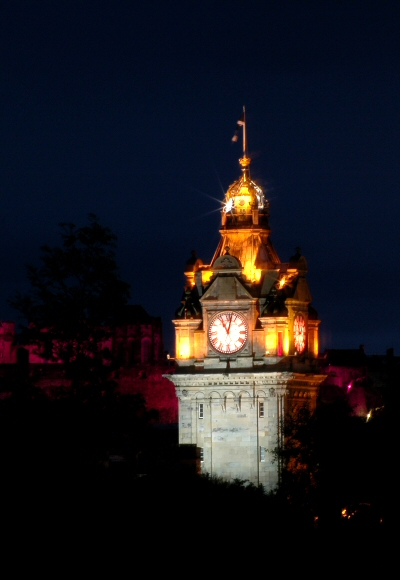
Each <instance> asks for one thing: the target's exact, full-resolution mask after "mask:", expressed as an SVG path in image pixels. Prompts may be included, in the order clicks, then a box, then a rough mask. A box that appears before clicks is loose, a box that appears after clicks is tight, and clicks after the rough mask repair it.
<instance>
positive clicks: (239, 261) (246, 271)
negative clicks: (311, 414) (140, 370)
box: [168, 122, 325, 490]
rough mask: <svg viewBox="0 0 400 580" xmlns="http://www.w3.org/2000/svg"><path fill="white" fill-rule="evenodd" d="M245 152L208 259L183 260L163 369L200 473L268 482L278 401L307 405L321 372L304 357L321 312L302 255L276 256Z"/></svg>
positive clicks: (277, 433)
mask: <svg viewBox="0 0 400 580" xmlns="http://www.w3.org/2000/svg"><path fill="white" fill-rule="evenodd" d="M243 123H244V122H243ZM244 125H245V123H244V124H243V126H244ZM243 153H244V154H243V157H242V158H241V159H240V166H241V170H242V175H241V177H240V178H239V179H238V180H237V181H235V182H234V183H233V184H232V185H231V186H230V187H229V188H228V190H227V192H226V195H225V199H224V201H223V203H222V209H221V229H220V234H221V238H220V242H219V244H218V247H217V248H216V251H215V254H214V256H213V258H212V260H211V261H210V263H209V264H205V263H203V262H202V261H201V260H198V259H197V257H195V256H192V257H191V258H190V259H189V260H188V262H187V265H188V267H187V268H186V270H185V275H186V286H185V289H184V293H183V296H182V299H181V305H180V306H179V308H178V309H177V311H176V313H175V318H174V320H173V323H174V325H175V331H176V365H177V372H176V374H173V375H169V376H168V378H169V379H170V380H171V381H172V382H173V383H174V384H175V387H176V394H177V396H178V398H179V443H180V444H181V445H184V444H189V445H193V444H195V445H196V446H197V447H199V448H200V450H201V451H200V457H201V458H202V461H201V471H202V473H210V474H211V475H216V476H219V477H222V478H224V479H231V480H232V479H235V478H239V479H247V480H248V481H250V482H251V483H254V484H255V485H263V486H264V487H265V489H267V490H272V489H274V488H275V486H276V484H277V482H278V466H277V464H276V463H274V462H273V457H272V455H271V453H270V450H271V449H272V448H274V447H276V445H278V446H279V445H280V444H281V443H282V440H283V439H282V438H283V435H282V431H281V428H282V424H283V420H284V416H285V407H286V408H289V409H291V408H294V407H295V406H296V405H300V404H305V405H307V406H309V407H310V408H312V407H313V406H314V405H315V401H316V395H317V390H318V387H319V385H320V384H321V382H322V381H323V380H324V379H325V375H318V374H315V370H316V369H315V367H312V363H311V359H314V358H316V357H318V344H319V341H318V326H319V322H320V321H319V320H318V319H317V313H316V311H315V310H314V309H313V308H311V294H310V291H309V288H308V283H307V280H306V274H307V262H306V259H305V258H304V256H303V255H302V254H301V252H300V248H296V254H295V255H294V256H292V257H291V258H290V259H289V261H288V262H286V263H282V262H281V261H280V259H279V256H278V254H277V252H276V250H275V248H274V246H273V244H272V242H271V238H270V233H271V232H270V226H269V203H268V201H267V199H266V197H265V195H264V192H263V190H262V189H261V187H259V186H258V185H257V184H256V183H255V182H254V181H253V180H252V179H251V176H250V164H251V160H250V157H249V156H248V155H247V153H246V150H245V147H244V152H243ZM295 365H297V366H299V365H300V366H299V369H297V370H295V371H294V370H293V369H294V367H295ZM289 370H290V372H289Z"/></svg>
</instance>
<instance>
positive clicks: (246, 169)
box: [238, 105, 251, 182]
mask: <svg viewBox="0 0 400 580" xmlns="http://www.w3.org/2000/svg"><path fill="white" fill-rule="evenodd" d="M238 124H240V125H241V126H242V128H243V157H241V159H239V163H240V165H241V167H242V171H243V181H244V182H247V181H249V180H250V163H251V159H250V157H248V155H247V129H246V107H245V106H244V105H243V113H242V116H241V120H240V121H238Z"/></svg>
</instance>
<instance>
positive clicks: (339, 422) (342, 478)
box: [276, 400, 390, 531]
mask: <svg viewBox="0 0 400 580" xmlns="http://www.w3.org/2000/svg"><path fill="white" fill-rule="evenodd" d="M386 433H387V418H385V417H384V416H383V415H382V416H380V417H376V418H373V419H372V420H370V421H367V420H366V419H365V418H361V417H357V416H355V415H354V414H353V412H352V409H351V407H349V405H348V404H347V403H346V402H345V401H342V400H337V401H335V402H333V403H329V404H326V403H325V404H319V405H318V406H317V409H316V410H315V412H310V411H309V410H308V409H307V408H301V409H299V410H298V411H297V412H296V413H293V414H292V415H291V416H289V417H288V418H287V419H286V421H285V427H284V434H285V445H284V448H283V449H280V450H277V451H276V456H277V459H278V457H279V459H280V460H281V461H282V464H283V471H282V479H281V486H280V489H279V491H278V495H279V496H280V497H281V498H282V499H283V500H284V501H287V502H288V504H289V505H290V506H291V509H292V510H294V511H295V512H296V513H297V514H298V516H297V517H298V519H299V520H302V521H303V522H304V523H305V524H306V525H311V523H312V522H313V521H314V524H315V525H317V526H318V528H319V529H330V530H333V529H335V527H337V528H339V529H340V530H341V531H343V529H346V530H347V529H349V528H350V526H353V527H354V526H355V525H356V523H357V525H358V522H360V525H361V517H360V515H359V514H360V513H361V512H362V513H363V514H364V515H365V514H368V516H367V517H369V518H370V522H371V526H373V527H375V528H376V527H379V526H378V524H379V523H380V522H386V521H387V516H388V514H387V508H386V507H385V499H384V498H385V489H384V488H385V487H387V486H388V483H389V472H388V470H389V465H390V461H389V457H388V453H387V442H385V441H384V438H385V436H386ZM357 506H361V507H359V508H358V507H357ZM350 520H351V522H350ZM364 522H365V517H364ZM362 527H364V528H366V526H365V523H364V525H363V526H362Z"/></svg>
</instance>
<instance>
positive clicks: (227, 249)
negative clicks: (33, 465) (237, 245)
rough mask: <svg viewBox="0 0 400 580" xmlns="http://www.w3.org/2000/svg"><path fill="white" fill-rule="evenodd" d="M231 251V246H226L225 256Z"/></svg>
mask: <svg viewBox="0 0 400 580" xmlns="http://www.w3.org/2000/svg"><path fill="white" fill-rule="evenodd" d="M229 250H230V247H229V246H225V255H226V254H229Z"/></svg>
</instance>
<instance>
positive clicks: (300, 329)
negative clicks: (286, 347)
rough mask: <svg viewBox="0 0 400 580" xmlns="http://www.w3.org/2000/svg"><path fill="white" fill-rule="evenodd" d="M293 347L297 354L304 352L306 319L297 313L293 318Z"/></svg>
mask: <svg viewBox="0 0 400 580" xmlns="http://www.w3.org/2000/svg"><path fill="white" fill-rule="evenodd" d="M293 334H294V348H295V349H296V351H297V353H298V354H301V353H302V352H304V350H305V348H306V321H305V320H304V316H303V315H302V314H297V316H296V318H295V319H294V332H293Z"/></svg>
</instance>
